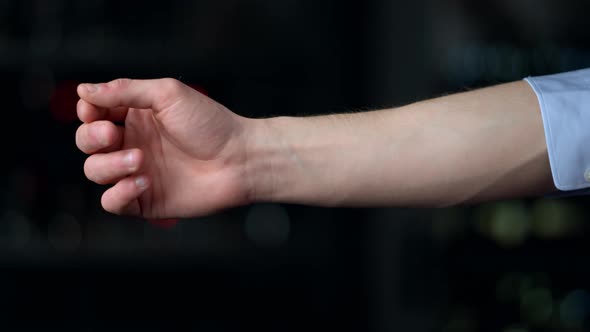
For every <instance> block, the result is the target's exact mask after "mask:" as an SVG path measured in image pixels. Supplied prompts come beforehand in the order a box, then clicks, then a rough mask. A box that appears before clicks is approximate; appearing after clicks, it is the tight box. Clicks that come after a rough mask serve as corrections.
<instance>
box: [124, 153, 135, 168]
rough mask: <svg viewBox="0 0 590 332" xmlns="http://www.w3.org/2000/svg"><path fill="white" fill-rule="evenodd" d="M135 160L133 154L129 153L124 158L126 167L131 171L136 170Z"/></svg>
mask: <svg viewBox="0 0 590 332" xmlns="http://www.w3.org/2000/svg"><path fill="white" fill-rule="evenodd" d="M134 159H135V158H133V152H127V154H126V155H125V157H123V162H124V163H125V166H127V167H129V169H130V170H134V169H135V160H134Z"/></svg>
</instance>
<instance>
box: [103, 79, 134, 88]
mask: <svg viewBox="0 0 590 332" xmlns="http://www.w3.org/2000/svg"><path fill="white" fill-rule="evenodd" d="M130 84H131V79H129V78H117V79H116V80H112V81H110V82H109V83H108V85H109V87H111V88H113V89H124V88H126V87H128V86H129V85H130Z"/></svg>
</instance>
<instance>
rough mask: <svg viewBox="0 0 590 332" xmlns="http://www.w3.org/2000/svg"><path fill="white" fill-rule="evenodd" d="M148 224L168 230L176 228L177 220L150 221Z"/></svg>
mask: <svg viewBox="0 0 590 332" xmlns="http://www.w3.org/2000/svg"><path fill="white" fill-rule="evenodd" d="M148 222H149V223H151V224H152V225H154V226H156V227H161V228H165V229H170V228H173V227H176V225H177V224H178V219H150V220H148Z"/></svg>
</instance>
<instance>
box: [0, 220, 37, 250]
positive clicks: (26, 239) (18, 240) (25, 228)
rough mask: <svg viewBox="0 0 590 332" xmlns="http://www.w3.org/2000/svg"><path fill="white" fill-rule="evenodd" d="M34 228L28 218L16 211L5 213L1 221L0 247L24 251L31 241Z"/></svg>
mask: <svg viewBox="0 0 590 332" xmlns="http://www.w3.org/2000/svg"><path fill="white" fill-rule="evenodd" d="M32 231H33V226H32V225H31V222H30V221H29V219H28V218H27V217H25V216H24V215H22V214H21V213H19V212H16V211H5V212H4V213H3V215H2V219H1V220H0V246H1V247H2V248H5V249H23V248H26V247H27V245H28V244H29V243H30V241H31V235H32Z"/></svg>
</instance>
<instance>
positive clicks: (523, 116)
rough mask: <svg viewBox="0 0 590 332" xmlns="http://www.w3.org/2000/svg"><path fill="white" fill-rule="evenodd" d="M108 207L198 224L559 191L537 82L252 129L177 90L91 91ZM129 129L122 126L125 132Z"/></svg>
mask: <svg viewBox="0 0 590 332" xmlns="http://www.w3.org/2000/svg"><path fill="white" fill-rule="evenodd" d="M78 95H79V96H80V101H79V102H78V106H77V112H78V117H79V118H80V120H81V121H82V122H83V124H82V125H81V126H80V127H79V128H78V131H77V132H76V144H77V146H78V147H79V149H80V150H82V151H83V152H85V153H87V154H89V155H90V156H89V157H88V159H87V160H86V162H85V164H84V173H85V174H86V177H88V179H90V180H91V181H94V182H96V183H99V184H105V185H112V186H111V187H110V188H109V189H107V190H106V191H105V193H104V194H103V196H102V199H101V203H102V206H103V208H104V209H105V210H107V211H109V212H111V213H115V214H122V215H133V216H138V217H143V218H146V219H164V218H173V217H181V218H182V217H199V216H205V215H209V214H213V213H216V212H218V211H221V210H224V209H227V208H232V207H237V206H242V205H247V204H251V203H256V202H282V203H297V204H307V205H316V206H325V207H440V206H450V205H458V204H471V203H476V202H483V201H490V200H499V199H509V198H521V197H529V196H539V195H543V194H546V193H549V192H551V191H555V190H556V189H555V187H554V186H553V181H552V177H551V171H550V167H549V161H548V157H547V148H546V143H545V136H544V131H543V123H542V119H541V114H540V111H539V105H538V101H537V98H536V96H535V94H534V92H533V91H532V89H531V88H530V87H529V86H528V84H527V83H526V82H524V81H517V82H512V83H507V84H502V85H497V86H493V87H489V88H485V89H480V90H475V91H470V92H463V93H458V94H454V95H449V96H445V97H440V98H435V99H430V100H426V101H421V102H417V103H413V104H410V105H406V106H403V107H399V108H392V109H384V110H378V111H371V112H362V113H354V114H334V115H324V116H314V117H277V118H268V119H251V118H246V117H242V116H240V115H238V114H236V113H233V112H231V111H230V110H229V109H227V108H226V107H224V106H222V105H221V104H219V103H217V102H215V101H213V100H212V99H210V98H208V97H206V96H204V95H203V94H201V93H199V92H197V91H195V90H193V89H191V88H190V87H188V86H186V85H184V84H182V83H181V82H179V81H177V80H174V79H157V80H130V79H119V80H115V81H111V82H108V83H99V84H82V85H80V86H78ZM123 123H124V125H121V124H123Z"/></svg>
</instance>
